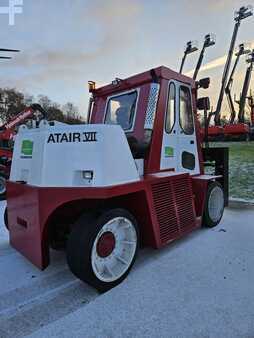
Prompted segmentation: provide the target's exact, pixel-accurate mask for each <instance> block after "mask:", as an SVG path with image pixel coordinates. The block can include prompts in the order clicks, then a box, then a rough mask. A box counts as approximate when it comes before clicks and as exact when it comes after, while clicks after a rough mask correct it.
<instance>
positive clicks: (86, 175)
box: [82, 170, 93, 181]
mask: <svg viewBox="0 0 254 338" xmlns="http://www.w3.org/2000/svg"><path fill="white" fill-rule="evenodd" d="M82 176H83V179H85V180H88V181H92V179H93V171H92V170H84V171H82Z"/></svg>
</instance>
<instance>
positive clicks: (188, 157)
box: [89, 67, 200, 174]
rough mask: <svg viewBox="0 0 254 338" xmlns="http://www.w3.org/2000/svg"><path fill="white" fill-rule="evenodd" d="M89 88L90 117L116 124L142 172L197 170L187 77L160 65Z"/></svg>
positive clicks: (191, 90) (191, 91)
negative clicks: (123, 78) (109, 83)
mask: <svg viewBox="0 0 254 338" xmlns="http://www.w3.org/2000/svg"><path fill="white" fill-rule="evenodd" d="M90 92H91V93H92V101H93V104H92V105H91V113H89V122H90V123H91V124H94V123H103V124H118V125H120V126H121V127H122V129H123V130H124V131H125V134H126V137H127V140H128V143H129V146H130V149H131V151H132V155H133V157H134V159H135V160H136V162H137V160H142V161H143V167H144V168H145V172H147V173H149V172H151V173H152V172H158V171H167V170H172V171H176V172H188V173H190V174H199V173H200V159H199V141H198V140H197V130H196V122H197V120H196V114H194V109H196V107H195V106H194V101H195V99H196V85H195V81H193V80H192V79H191V78H188V77H186V76H184V75H181V74H179V73H176V72H174V71H172V70H170V69H168V68H166V67H159V68H156V69H153V70H151V71H147V72H145V73H141V74H138V75H135V76H133V77H130V78H128V79H125V80H120V79H117V80H116V81H113V82H112V84H111V85H108V86H104V87H101V88H98V89H95V88H94V87H93V88H92V89H91V90H90ZM90 102H91V101H90ZM112 146H113V147H114V145H112Z"/></svg>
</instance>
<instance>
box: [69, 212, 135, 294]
mask: <svg viewBox="0 0 254 338" xmlns="http://www.w3.org/2000/svg"><path fill="white" fill-rule="evenodd" d="M138 243H139V231H138V226H137V222H136V220H135V218H134V217H133V216H132V215H131V214H130V213H129V212H128V211H127V210H124V209H113V210H109V211H105V212H103V213H102V214H101V215H100V216H99V217H95V216H92V215H87V214H86V215H83V216H82V217H81V218H80V219H79V220H78V222H77V223H76V224H75V225H74V228H73V231H72V232H71V234H70V236H69V239H68V242H67V262H68V265H69V267H70V270H71V271H72V272H73V273H74V275H76V276H77V277H78V278H79V279H81V280H83V281H84V282H87V283H88V284H90V285H92V286H93V287H95V288H96V289H97V290H99V291H100V292H105V291H107V290H109V289H111V288H113V287H114V286H116V285H118V284H120V283H121V282H122V281H123V280H124V279H125V278H126V276H127V275H128V273H129V272H130V270H131V268H132V266H133V264H134V261H135V258H136V256H137V251H138Z"/></svg>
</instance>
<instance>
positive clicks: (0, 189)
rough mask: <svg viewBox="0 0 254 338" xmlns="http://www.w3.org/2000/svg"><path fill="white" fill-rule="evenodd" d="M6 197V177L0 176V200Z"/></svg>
mask: <svg viewBox="0 0 254 338" xmlns="http://www.w3.org/2000/svg"><path fill="white" fill-rule="evenodd" d="M5 197H6V179H5V177H3V176H0V200H4V199H5Z"/></svg>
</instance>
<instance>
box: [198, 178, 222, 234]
mask: <svg viewBox="0 0 254 338" xmlns="http://www.w3.org/2000/svg"><path fill="white" fill-rule="evenodd" d="M224 205H225V198H224V191H223V188H222V186H221V184H220V183H218V182H211V183H210V184H209V185H208V189H207V194H206V202H205V210H204V215H203V226H206V227H209V228H213V227H215V226H216V225H218V224H219V223H220V221H221V219H222V216H223V212H224Z"/></svg>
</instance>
